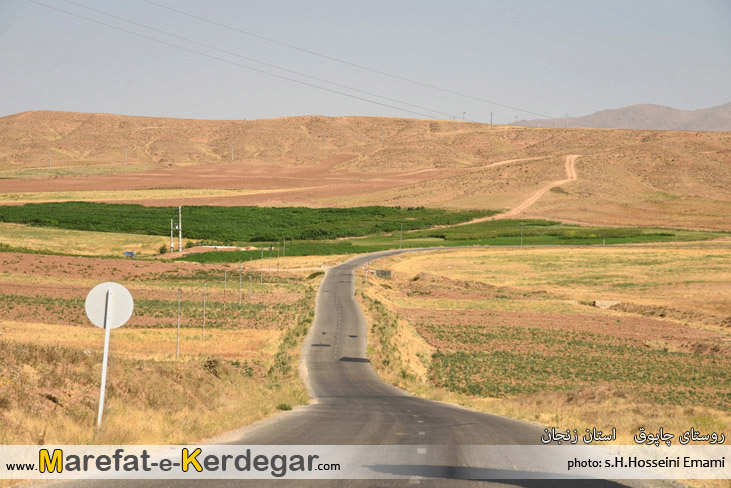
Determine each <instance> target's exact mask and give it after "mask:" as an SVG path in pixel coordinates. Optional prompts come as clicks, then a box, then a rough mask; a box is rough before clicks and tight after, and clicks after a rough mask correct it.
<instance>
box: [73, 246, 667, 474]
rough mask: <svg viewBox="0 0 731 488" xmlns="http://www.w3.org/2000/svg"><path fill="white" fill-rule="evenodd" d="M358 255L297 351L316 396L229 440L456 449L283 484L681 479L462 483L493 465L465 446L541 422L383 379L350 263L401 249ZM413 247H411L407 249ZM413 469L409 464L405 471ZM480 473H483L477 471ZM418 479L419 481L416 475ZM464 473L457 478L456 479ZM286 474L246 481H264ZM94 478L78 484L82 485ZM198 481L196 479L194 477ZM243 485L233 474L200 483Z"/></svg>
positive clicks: (324, 289)
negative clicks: (384, 475) (424, 460)
mask: <svg viewBox="0 0 731 488" xmlns="http://www.w3.org/2000/svg"><path fill="white" fill-rule="evenodd" d="M399 252H402V251H385V252H381V253H376V254H370V255H364V256H359V257H356V258H354V259H351V260H349V261H347V262H345V263H343V264H341V265H339V266H335V267H333V268H330V269H329V270H328V272H327V274H326V275H325V277H324V279H323V281H322V284H321V285H320V289H319V291H318V295H317V309H316V314H315V320H314V323H313V325H312V327H311V329H310V332H309V334H308V336H307V339H306V342H305V344H304V346H303V349H302V363H301V365H300V371H301V374H302V376H303V377H304V378H305V379H306V382H307V384H308V388H309V390H310V395H311V397H312V401H311V403H310V405H306V406H303V407H298V408H296V409H295V410H293V411H290V412H286V413H282V414H280V415H277V416H275V417H273V418H271V419H269V420H266V421H263V422H259V423H257V424H254V425H252V426H250V427H248V428H246V429H244V430H242V431H239V434H238V436H237V438H235V439H228V441H229V442H227V443H230V444H249V445H275V444H282V445H293V444H300V445H370V444H382V445H422V446H423V445H439V446H444V445H446V446H453V447H452V449H451V453H450V456H449V459H447V460H446V461H444V460H441V461H440V464H438V465H435V466H432V467H430V468H429V469H428V470H423V469H419V468H417V467H413V466H412V467H404V469H406V470H407V471H408V474H409V475H410V476H414V479H412V480H405V481H385V482H384V481H375V480H361V481H317V482H306V483H305V482H295V481H291V482H286V481H285V482H284V483H285V484H290V485H292V486H404V485H411V484H417V483H418V484H421V485H427V486H474V485H480V486H520V487H533V486H535V487H543V486H550V487H563V486H576V487H579V486H581V487H584V486H593V487H602V488H604V487H607V488H609V487H619V486H650V485H651V486H678V485H675V484H674V483H660V482H654V483H648V482H631V483H627V482H622V483H621V484H620V483H615V482H612V481H593V482H588V481H575V482H572V481H567V480H558V481H542V480H502V481H493V482H489V481H484V482H480V481H477V482H476V481H467V480H465V479H463V478H465V477H469V478H474V477H475V475H477V476H478V477H479V476H480V473H481V472H482V473H484V475H485V478H486V479H489V477H490V472H489V470H487V469H485V467H484V466H482V467H478V466H475V465H474V464H472V463H471V462H470V452H469V449H463V448H460V446H468V445H486V444H496V445H505V444H540V437H541V435H543V427H541V426H538V425H536V424H532V423H529V422H522V421H518V420H514V419H510V418H506V417H500V416H496V415H489V414H484V413H479V412H474V411H471V410H467V409H463V408H458V407H455V406H451V405H447V404H443V403H439V402H434V401H429V400H425V399H421V398H417V397H414V396H411V395H409V394H408V393H406V392H404V391H403V390H400V389H398V388H396V387H394V386H391V385H388V384H386V383H384V382H383V381H381V380H380V379H379V378H378V376H377V375H376V373H375V371H374V370H373V368H372V367H371V364H370V363H369V361H368V359H367V357H366V323H365V319H364V317H363V313H362V311H361V309H360V307H359V305H358V303H357V302H356V300H355V296H354V286H355V285H354V269H355V268H357V267H359V266H362V265H363V264H364V263H365V262H366V261H372V260H374V259H376V258H378V257H384V256H390V255H394V254H398V253H399ZM403 252H413V250H408V251H406V250H405V251H403ZM409 470H410V471H409ZM481 470H482V471H481ZM419 477H424V478H425V479H421V480H419V479H418V478H419ZM461 478H462V479H461ZM281 483H282V481H272V482H269V481H257V482H255V483H252V482H246V483H245V484H246V485H247V486H252V485H253V486H270V485H274V484H277V485H279V484H281ZM88 484H90V483H88V482H87V483H84V485H85V486H88ZM93 484H95V485H97V484H103V485H105V486H108V485H117V486H137V485H139V486H142V485H145V486H147V485H155V486H179V485H181V484H188V483H181V482H180V481H155V482H141V481H137V482H134V481H133V482H130V481H126V482H104V483H101V482H95V483H93ZM191 484H194V485H198V484H200V482H191ZM205 484H206V485H208V484H216V485H221V486H223V485H226V486H240V485H241V484H242V483H241V482H236V481H209V482H206V483H205Z"/></svg>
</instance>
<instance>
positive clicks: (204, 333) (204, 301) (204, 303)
mask: <svg viewBox="0 0 731 488" xmlns="http://www.w3.org/2000/svg"><path fill="white" fill-rule="evenodd" d="M205 336H206V282H205V281H204V282H203V337H205Z"/></svg>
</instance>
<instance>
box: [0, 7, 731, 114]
mask: <svg viewBox="0 0 731 488" xmlns="http://www.w3.org/2000/svg"><path fill="white" fill-rule="evenodd" d="M38 1H39V2H42V3H46V4H48V5H51V6H53V7H56V8H58V9H62V10H66V11H69V12H73V13H75V14H78V15H81V16H84V17H89V18H93V19H96V20H98V21H101V22H104V23H108V24H112V25H115V26H119V27H121V28H124V29H127V30H130V31H134V32H138V33H140V34H142V35H145V36H148V37H153V38H157V39H162V40H165V41H166V42H170V43H173V44H177V45H180V46H184V47H186V48H188V49H193V50H196V51H201V52H204V53H207V54H210V55H212V56H216V57H219V58H223V59H227V60H231V61H233V62H235V63H239V64H245V65H247V66H251V67H255V68H258V69H262V70H266V71H270V72H273V73H277V74H280V75H283V76H287V77H291V78H296V79H299V80H302V81H305V82H308V83H312V84H316V85H321V86H326V87H328V88H330V89H333V90H337V91H344V92H348V93H351V94H353V95H356V96H359V97H362V98H368V99H372V100H377V101H379V102H381V103H385V104H388V105H394V106H401V107H405V108H408V109H409V110H413V111H416V112H420V113H426V114H427V115H431V113H432V112H434V115H435V116H437V117H438V118H449V117H450V115H457V116H458V117H462V113H463V112H466V113H467V114H466V118H468V119H472V120H478V121H483V122H484V121H489V120H490V112H494V114H495V122H507V121H512V120H514V119H515V116H516V115H517V116H518V117H519V118H521V119H523V118H535V116H533V115H531V114H529V113H524V112H519V111H517V110H515V109H512V108H510V109H508V108H504V107H500V106H497V105H491V104H489V103H485V102H482V101H476V100H472V99H468V98H465V97H461V96H457V95H454V94H449V93H445V92H442V91H437V90H433V89H431V88H427V87H424V86H419V85H415V84H412V83H408V82H405V81H400V80H396V79H393V78H388V77H385V76H382V75H377V74H374V73H372V72H366V71H362V70H359V69H356V68H353V67H350V66H346V65H343V64H340V63H336V62H333V61H329V60H326V59H323V58H320V57H316V56H313V55H309V54H305V53H303V52H299V51H295V50H292V49H289V48H286V47H283V46H281V45H276V44H272V43H270V42H266V41H264V40H261V39H257V38H255V37H252V36H249V35H245V34H242V33H238V32H234V31H231V30H227V29H225V28H222V27H219V26H214V25H211V24H207V23H205V22H201V21H199V20H195V19H191V18H189V17H186V16H184V15H181V14H178V13H175V12H172V11H170V10H166V9H162V8H160V7H157V6H154V5H150V4H148V3H146V2H144V1H143V0H125V1H100V0H74V1H75V2H76V3H80V4H83V5H85V6H89V7H92V8H95V9H98V10H102V11H104V12H107V13H111V14H114V15H116V16H119V17H123V18H126V19H129V20H133V21H135V22H138V23H140V24H144V25H145V26H150V27H154V28H156V29H159V30H162V31H166V32H170V33H173V34H175V35H177V36H181V37H185V38H189V39H192V40H194V41H197V42H200V43H204V44H207V45H210V46H213V47H216V48H218V49H221V50H225V51H229V52H230V53H235V54H238V55H240V56H246V57H249V58H255V59H257V60H260V61H265V62H267V63H270V64H274V65H277V66H280V67H284V68H288V69H291V70H294V71H298V72H302V73H305V74H308V75H311V76H315V77H318V78H322V79H325V80H327V81H331V82H334V83H339V84H342V85H347V86H349V87H352V88H357V89H360V90H365V91H368V92H371V93H374V94H378V95H382V96H384V97H388V98H392V99H397V100H399V101H403V102H408V103H410V104H413V105H418V106H421V107H424V108H426V109H428V110H424V109H420V108H414V107H408V106H404V105H400V104H398V103H396V102H392V101H386V100H383V99H379V98H376V97H375V96H372V95H363V94H362V93H356V92H351V91H348V90H347V89H344V88H339V87H334V86H332V85H327V84H325V83H324V82H320V81H312V80H308V79H305V78H302V77H300V76H298V75H294V74H291V73H286V72H283V71H279V70H277V69H274V68H270V67H266V66H262V65H260V64H257V63H255V62H253V61H249V60H244V59H241V58H240V57H236V56H234V55H232V54H223V53H221V52H217V51H215V50H212V49H209V48H205V47H201V46H197V45H195V44H191V43H189V42H186V41H182V40H180V39H176V38H172V37H169V36H166V35H164V34H162V33H160V32H154V31H150V30H148V29H145V28H144V27H141V26H138V25H130V24H127V23H125V22H123V21H121V20H118V19H114V18H110V17H107V16H105V15H102V14H100V13H98V12H93V11H90V10H87V9H85V8H82V7H80V6H78V5H75V4H72V3H69V2H67V1H64V0H38ZM154 1H155V2H156V3H160V4H164V5H167V6H170V7H174V8H176V9H178V10H182V11H185V12H188V13H192V14H195V15H197V16H200V17H204V18H207V19H210V20H214V21H217V22H220V23H223V24H226V25H229V26H232V27H236V28H238V29H242V30H245V31H249V32H252V33H255V34H258V35H261V36H266V37H270V38H273V39H277V40H279V41H281V42H284V43H288V44H294V45H297V46H299V47H302V48H304V49H308V50H311V51H316V52H318V53H322V54H325V55H328V56H332V57H336V58H341V59H344V60H347V61H349V62H352V63H356V64H360V65H364V66H368V67H370V68H374V69H377V70H381V71H384V72H388V73H391V74H394V75H397V76H401V77H405V78H410V79H413V80H418V81H420V82H423V83H427V84H432V85H437V86H439V87H443V88H446V89H449V90H452V91H455V92H459V93H463V94H468V95H471V96H474V97H477V98H482V99H486V100H491V101H495V102H498V103H501V104H504V105H509V106H513V107H517V108H521V109H525V110H528V111H532V112H537V113H541V114H548V115H551V116H555V117H562V116H563V115H564V114H565V113H569V114H570V115H571V116H579V115H585V114H588V113H591V112H594V111H596V110H601V109H604V108H617V107H621V106H625V105H632V104H639V103H655V104H661V105H668V106H673V107H676V108H682V109H697V108H705V107H710V106H714V105H720V104H723V103H727V102H730V101H731V89H730V87H731V2H729V1H728V0H695V1H690V0H687V1H659V0H657V1H640V0H634V1H579V0H577V1H567V0H554V1H527V0H522V1H521V0H510V1H507V0H505V1H488V0H482V1H477V0H474V1H467V0H464V1H459V0H452V1H450V2H447V1H432V0H419V1H399V0H391V1H381V0H369V1H361V2H352V1H343V0H309V1H306V2H305V1H299V2H293V1H281V0H267V1H262V2H243V1H238V2H237V1H233V0H210V1H206V2H200V1H194V0H179V1H175V0H154ZM0 88H1V89H2V93H3V96H2V97H0V115H9V114H12V113H16V112H23V111H26V110H41V109H48V110H68V111H79V112H107V113H119V114H129V115H153V116H166V117H188V118H206V119H256V118H267V117H279V116H288V115H306V114H321V115H329V116H337V115H383V116H395V117H402V116H403V117H416V116H417V115H414V114H410V113H408V112H402V111H399V110H397V109H394V108H389V107H384V106H379V105H374V104H371V103H368V102H366V101H362V100H356V99H352V98H348V97H345V96H342V95H339V94H335V93H331V92H325V91H322V90H319V89H316V88H312V87H309V86H304V85H301V84H296V83H293V82H290V81H287V80H283V79H277V78H274V77H271V76H268V75H266V74H262V73H258V72H254V71H250V70H247V69H244V68H242V67H240V66H235V65H232V64H227V63H225V62H222V61H219V60H215V59H211V58H207V57H204V56H201V55H198V54H194V53H191V52H188V51H184V50H181V49H178V48H175V47H172V46H168V45H163V44H159V43H157V42H154V41H152V40H149V39H143V38H140V37H136V36H133V35H130V34H128V33H125V32H120V31H117V30H114V29H111V28H109V27H105V26H102V25H99V24H94V23H91V22H88V21H86V20H82V19H79V18H76V17H71V16H69V15H66V14H64V13H61V12H58V11H56V10H51V9H49V8H47V7H43V6H40V5H38V4H35V3H31V2H30V1H28V0H0ZM436 112H443V113H445V114H448V115H442V114H438V113H436Z"/></svg>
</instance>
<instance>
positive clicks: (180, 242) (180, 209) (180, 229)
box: [178, 207, 183, 252]
mask: <svg viewBox="0 0 731 488" xmlns="http://www.w3.org/2000/svg"><path fill="white" fill-rule="evenodd" d="M178 251H180V252H183V207H178Z"/></svg>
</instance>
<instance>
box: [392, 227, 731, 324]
mask: <svg viewBox="0 0 731 488" xmlns="http://www.w3.org/2000/svg"><path fill="white" fill-rule="evenodd" d="M384 265H385V266H389V267H392V268H393V270H394V271H395V272H396V273H398V274H406V275H407V276H413V275H416V274H417V273H418V272H419V271H422V270H428V272H430V273H434V274H437V275H440V276H444V277H446V278H450V279H463V280H472V281H478V282H484V283H488V284H491V285H494V286H499V287H506V288H509V289H512V290H517V291H522V292H526V293H534V292H538V291H540V292H544V293H547V294H548V295H550V296H552V297H556V298H560V299H567V300H579V301H582V302H592V301H594V300H620V301H622V302H624V303H623V306H626V309H627V310H628V311H637V312H643V313H645V314H648V315H652V316H660V315H659V314H660V313H662V314H663V316H664V317H668V318H676V319H677V320H681V321H683V322H688V323H691V324H696V325H710V326H713V325H715V326H719V327H720V326H722V325H723V324H724V321H728V319H729V316H731V305H730V304H731V242H729V241H728V240H722V241H713V242H711V243H708V244H705V245H692V244H687V245H679V246H675V245H667V244H662V245H652V246H629V247H591V248H574V247H572V248H557V247H551V248H523V249H520V248H487V249H479V250H477V249H476V250H445V251H440V252H438V253H429V254H419V253H417V254H413V255H407V256H401V257H396V258H389V260H388V261H387V262H386V264H379V266H384ZM484 303H485V305H483V306H489V302H484ZM629 304H636V305H638V306H639V307H638V308H637V309H632V308H631V305H629ZM726 326H728V323H726Z"/></svg>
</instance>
